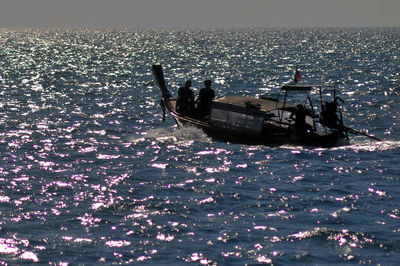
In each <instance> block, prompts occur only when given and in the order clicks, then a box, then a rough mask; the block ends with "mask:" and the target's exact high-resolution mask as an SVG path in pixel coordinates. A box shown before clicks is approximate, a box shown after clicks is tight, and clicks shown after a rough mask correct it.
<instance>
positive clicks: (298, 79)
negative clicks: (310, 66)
mask: <svg viewBox="0 0 400 266" xmlns="http://www.w3.org/2000/svg"><path fill="white" fill-rule="evenodd" d="M300 80H301V75H300V71H299V69H298V68H297V67H296V72H295V73H294V78H293V81H294V83H295V84H297V83H298V82H300Z"/></svg>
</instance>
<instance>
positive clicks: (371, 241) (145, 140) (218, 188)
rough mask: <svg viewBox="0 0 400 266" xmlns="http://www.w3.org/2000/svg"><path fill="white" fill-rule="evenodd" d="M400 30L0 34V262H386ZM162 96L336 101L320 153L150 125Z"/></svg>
mask: <svg viewBox="0 0 400 266" xmlns="http://www.w3.org/2000/svg"><path fill="white" fill-rule="evenodd" d="M399 40H400V28H348V29H347V28H337V29H336V28H332V29H207V30H206V29H205V30H201V29H198V30H197V29H193V30H182V29H157V30H155V29H154V30H151V29H148V30H146V29H134V30H128V29H127V30H30V29H18V30H8V29H2V30H0V150H1V157H0V160H1V162H0V217H1V219H0V264H1V265H16V264H17V265H19V264H33V263H37V264H42V265H49V264H50V265H94V264H100V265H116V264H122V265H124V264H135V265H141V264H143V265H245V264H249V265H252V264H253V265H254V264H274V265H324V264H325V265H340V264H372V265H376V264H381V265H398V263H399V261H400V168H399V160H400V104H399V103H400V43H399ZM153 63H162V64H163V66H164V70H165V76H166V80H167V83H168V86H169V88H170V89H171V91H172V92H173V93H174V94H175V93H176V92H177V88H178V87H179V86H181V85H182V84H183V83H184V82H185V80H186V79H191V80H192V81H193V86H194V88H195V93H196V94H198V90H199V88H201V87H202V86H203V81H204V80H205V79H211V80H212V81H213V88H214V89H215V91H216V95H217V96H218V97H220V96H224V95H233V94H239V95H250V96H261V95H273V94H276V93H277V92H278V89H279V87H280V86H281V85H282V84H284V83H286V82H288V81H290V80H291V79H292V76H293V72H294V70H295V68H296V67H298V68H299V69H300V72H301V74H302V81H301V82H304V83H325V84H330V85H333V86H335V87H336V88H338V89H339V94H338V95H339V96H340V97H341V98H342V99H343V100H344V101H345V103H344V104H343V115H344V121H345V124H346V125H347V126H349V127H351V128H354V129H356V130H364V132H368V134H371V135H375V136H377V137H379V138H381V139H382V140H383V141H374V140H372V139H370V138H367V137H364V136H360V135H359V136H354V135H351V139H350V144H349V145H345V146H338V147H334V148H313V147H300V146H280V147H266V146H245V145H238V144H233V143H224V142H218V141H215V140H213V139H210V138H209V137H208V136H206V135H205V134H204V133H203V132H202V131H201V130H199V129H195V128H184V129H178V128H177V127H176V126H175V124H174V121H173V118H172V117H171V116H168V115H167V117H166V121H165V122H164V123H163V122H162V121H161V120H162V111H161V108H160V105H159V104H160V92H159V89H158V87H157V86H156V84H155V82H154V79H153V76H152V73H151V65H152V64H153Z"/></svg>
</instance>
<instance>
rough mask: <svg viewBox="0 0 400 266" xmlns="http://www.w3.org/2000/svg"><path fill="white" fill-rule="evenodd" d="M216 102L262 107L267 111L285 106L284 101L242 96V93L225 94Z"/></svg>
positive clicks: (244, 106)
mask: <svg viewBox="0 0 400 266" xmlns="http://www.w3.org/2000/svg"><path fill="white" fill-rule="evenodd" d="M214 102H219V103H226V104H231V105H236V106H239V107H243V108H246V107H247V108H251V107H253V108H255V109H260V110H262V111H267V112H268V111H271V110H274V109H276V108H281V107H282V106H283V103H281V102H277V101H276V100H271V99H260V98H254V97H248V96H240V95H234V96H225V97H222V98H218V99H216V100H214Z"/></svg>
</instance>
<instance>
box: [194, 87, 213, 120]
mask: <svg viewBox="0 0 400 266" xmlns="http://www.w3.org/2000/svg"><path fill="white" fill-rule="evenodd" d="M204 86H205V88H202V89H201V90H200V93H199V97H198V98H197V102H198V104H197V108H198V111H199V116H200V119H204V118H206V117H207V116H209V115H210V110H211V103H212V100H213V99H214V98H215V92H214V90H213V89H211V80H206V81H204Z"/></svg>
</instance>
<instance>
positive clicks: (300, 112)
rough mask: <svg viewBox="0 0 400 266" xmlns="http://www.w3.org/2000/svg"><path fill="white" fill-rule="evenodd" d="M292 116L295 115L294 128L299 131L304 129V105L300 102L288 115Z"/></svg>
mask: <svg viewBox="0 0 400 266" xmlns="http://www.w3.org/2000/svg"><path fill="white" fill-rule="evenodd" d="M293 116H295V120H294V126H295V127H296V129H297V130H299V131H305V130H306V110H305V109H304V106H303V105H301V104H299V105H297V108H296V110H295V111H294V112H293V113H292V114H291V115H290V118H293Z"/></svg>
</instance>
